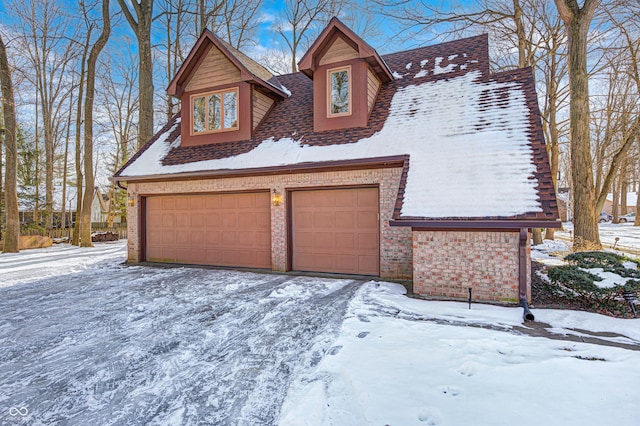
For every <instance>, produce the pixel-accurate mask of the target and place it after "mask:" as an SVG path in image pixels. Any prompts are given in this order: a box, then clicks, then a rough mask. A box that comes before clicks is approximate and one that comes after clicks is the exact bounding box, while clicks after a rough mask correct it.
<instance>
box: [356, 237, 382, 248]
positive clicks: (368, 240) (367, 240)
mask: <svg viewBox="0 0 640 426" xmlns="http://www.w3.org/2000/svg"><path fill="white" fill-rule="evenodd" d="M378 244H379V242H378V234H360V235H358V249H360V250H376V249H377V247H378Z"/></svg>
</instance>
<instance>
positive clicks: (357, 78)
mask: <svg viewBox="0 0 640 426" xmlns="http://www.w3.org/2000/svg"><path fill="white" fill-rule="evenodd" d="M346 66H351V91H352V92H351V114H349V115H342V116H337V117H328V113H327V111H328V107H327V104H328V102H329V97H328V93H329V90H328V84H329V82H328V81H327V70H329V69H333V68H340V67H346ZM367 103H368V99H367V64H366V62H365V60H364V59H352V60H350V61H342V62H337V63H332V64H327V65H321V66H319V67H318V69H317V70H316V72H315V73H314V76H313V129H314V131H316V132H322V131H325V130H336V129H348V128H350V127H366V126H367V121H368V119H369V107H368V104H367Z"/></svg>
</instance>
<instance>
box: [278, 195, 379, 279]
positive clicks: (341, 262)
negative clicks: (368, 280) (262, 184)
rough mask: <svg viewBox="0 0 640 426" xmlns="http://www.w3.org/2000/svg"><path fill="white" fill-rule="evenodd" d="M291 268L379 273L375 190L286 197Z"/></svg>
mask: <svg viewBox="0 0 640 426" xmlns="http://www.w3.org/2000/svg"><path fill="white" fill-rule="evenodd" d="M291 204H292V205H291V209H292V215H291V216H292V224H291V230H292V245H293V247H292V254H293V259H292V266H293V269H295V270H303V271H318V272H339V273H350V274H366V275H378V274H379V258H380V244H379V232H380V230H379V226H380V225H379V220H378V217H379V215H378V210H379V202H378V189H377V188H354V189H322V190H301V191H294V192H292V193H291Z"/></svg>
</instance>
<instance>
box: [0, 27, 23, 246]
mask: <svg viewBox="0 0 640 426" xmlns="http://www.w3.org/2000/svg"><path fill="white" fill-rule="evenodd" d="M0 84H1V85H2V112H3V117H4V142H5V149H6V163H5V167H6V168H5V188H4V191H5V192H4V196H5V206H6V212H7V213H6V215H7V218H6V223H7V229H6V232H5V238H4V247H3V248H2V252H3V253H17V252H18V251H19V249H20V247H19V242H20V219H19V217H18V190H17V178H18V177H17V169H16V164H17V162H18V158H17V153H18V146H17V143H16V133H17V126H16V111H15V103H14V97H13V84H12V82H11V70H10V68H9V61H8V59H7V48H6V47H5V44H4V40H3V39H2V36H0Z"/></svg>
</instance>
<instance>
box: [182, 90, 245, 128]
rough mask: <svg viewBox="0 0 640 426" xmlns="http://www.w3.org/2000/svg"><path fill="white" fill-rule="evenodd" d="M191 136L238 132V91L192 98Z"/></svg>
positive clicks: (193, 96) (199, 95)
mask: <svg viewBox="0 0 640 426" xmlns="http://www.w3.org/2000/svg"><path fill="white" fill-rule="evenodd" d="M191 104H192V105H193V128H192V129H191V134H192V135H194V134H204V133H214V132H223V131H230V130H238V89H232V90H224V91H219V92H211V93H205V94H200V93H199V94H197V95H192V96H191Z"/></svg>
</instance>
